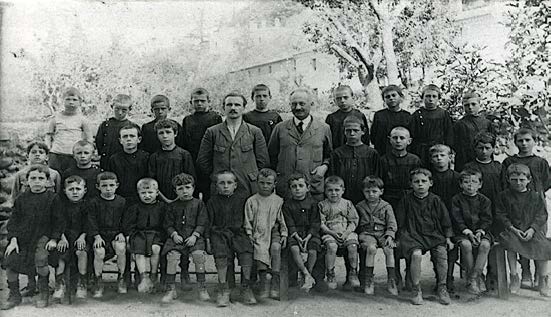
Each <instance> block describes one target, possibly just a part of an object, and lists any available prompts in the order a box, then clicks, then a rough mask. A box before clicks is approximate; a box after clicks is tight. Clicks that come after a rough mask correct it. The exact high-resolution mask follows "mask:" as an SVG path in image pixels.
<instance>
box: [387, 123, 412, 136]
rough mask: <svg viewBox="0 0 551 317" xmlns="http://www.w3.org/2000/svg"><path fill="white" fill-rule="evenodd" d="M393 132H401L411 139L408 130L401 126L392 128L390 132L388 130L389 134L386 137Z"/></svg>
mask: <svg viewBox="0 0 551 317" xmlns="http://www.w3.org/2000/svg"><path fill="white" fill-rule="evenodd" d="M394 131H401V132H405V133H407V134H408V136H409V137H410V138H411V133H409V130H408V128H406V127H402V126H397V127H394V128H393V129H392V130H390V132H389V133H388V136H390V135H391V134H392V132H394Z"/></svg>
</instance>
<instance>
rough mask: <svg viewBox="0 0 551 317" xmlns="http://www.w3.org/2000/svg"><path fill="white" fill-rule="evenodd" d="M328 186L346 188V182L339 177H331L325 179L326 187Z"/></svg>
mask: <svg viewBox="0 0 551 317" xmlns="http://www.w3.org/2000/svg"><path fill="white" fill-rule="evenodd" d="M327 185H341V187H342V188H344V180H343V179H342V178H341V177H339V176H335V175H332V176H329V177H327V178H326V179H325V186H327Z"/></svg>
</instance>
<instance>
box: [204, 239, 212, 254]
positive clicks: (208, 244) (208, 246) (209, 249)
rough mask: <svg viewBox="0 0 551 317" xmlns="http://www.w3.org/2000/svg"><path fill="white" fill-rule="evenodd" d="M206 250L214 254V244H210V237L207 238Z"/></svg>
mask: <svg viewBox="0 0 551 317" xmlns="http://www.w3.org/2000/svg"><path fill="white" fill-rule="evenodd" d="M205 251H207V254H211V255H212V246H211V245H210V239H207V247H206V250H205Z"/></svg>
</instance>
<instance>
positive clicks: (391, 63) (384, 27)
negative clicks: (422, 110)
mask: <svg viewBox="0 0 551 317" xmlns="http://www.w3.org/2000/svg"><path fill="white" fill-rule="evenodd" d="M381 37H382V40H383V52H384V54H385V61H386V73H387V77H388V83H389V84H393V85H400V73H399V71H398V61H397V59H396V53H395V52H394V43H393V38H394V35H393V34H392V23H391V22H390V21H389V19H388V18H384V19H381Z"/></svg>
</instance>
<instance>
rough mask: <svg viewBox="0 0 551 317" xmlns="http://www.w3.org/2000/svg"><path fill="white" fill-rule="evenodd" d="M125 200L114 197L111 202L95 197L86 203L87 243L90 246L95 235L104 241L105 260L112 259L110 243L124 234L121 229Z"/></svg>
mask: <svg viewBox="0 0 551 317" xmlns="http://www.w3.org/2000/svg"><path fill="white" fill-rule="evenodd" d="M125 210H126V200H125V199H124V198H122V197H121V196H119V195H115V199H113V200H105V199H103V198H101V197H95V198H93V199H92V200H90V202H89V203H88V224H87V225H88V237H87V238H88V242H89V244H92V243H93V242H94V238H95V236H96V235H98V234H99V235H100V236H101V238H102V239H103V241H105V258H106V259H107V258H112V257H113V256H114V255H115V250H114V249H113V246H112V245H111V242H112V241H113V240H115V237H116V236H117V235H118V234H119V233H124V232H125V228H124V227H123V219H124V213H125Z"/></svg>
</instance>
